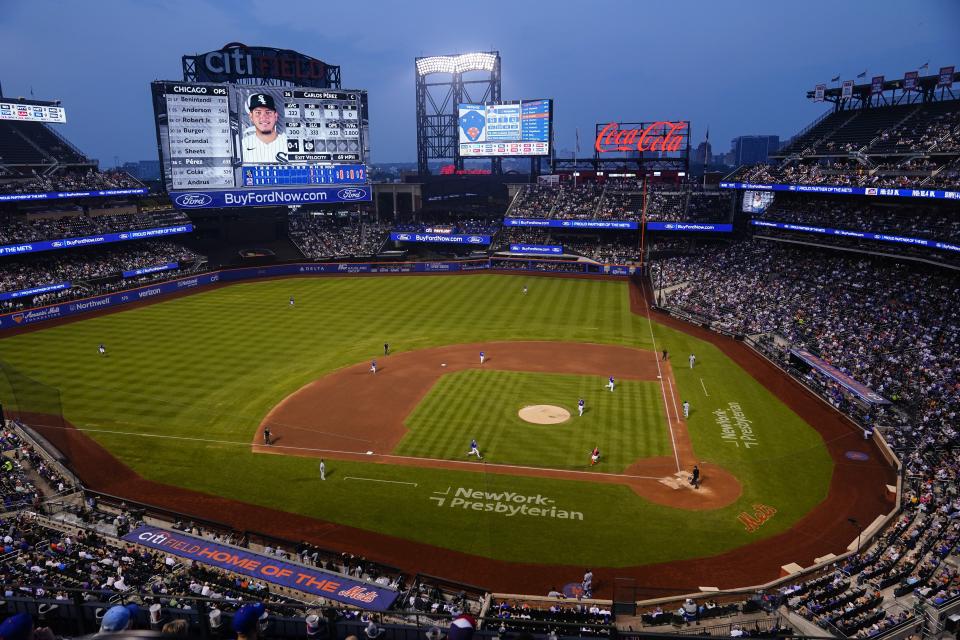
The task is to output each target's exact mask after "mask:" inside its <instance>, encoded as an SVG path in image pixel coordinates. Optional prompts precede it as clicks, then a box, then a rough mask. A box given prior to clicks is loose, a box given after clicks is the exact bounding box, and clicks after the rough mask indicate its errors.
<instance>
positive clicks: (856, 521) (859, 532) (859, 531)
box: [847, 518, 863, 555]
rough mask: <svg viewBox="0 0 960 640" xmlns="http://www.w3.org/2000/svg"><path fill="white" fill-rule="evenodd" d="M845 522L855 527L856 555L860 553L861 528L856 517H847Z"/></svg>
mask: <svg viewBox="0 0 960 640" xmlns="http://www.w3.org/2000/svg"><path fill="white" fill-rule="evenodd" d="M847 522H849V523H850V524H852V525H853V526H854V527H856V528H857V555H860V537H861V536H862V535H863V528H862V527H861V526H860V522H859V521H858V520H857V519H856V518H847Z"/></svg>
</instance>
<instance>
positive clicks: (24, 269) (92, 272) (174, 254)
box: [0, 240, 201, 312]
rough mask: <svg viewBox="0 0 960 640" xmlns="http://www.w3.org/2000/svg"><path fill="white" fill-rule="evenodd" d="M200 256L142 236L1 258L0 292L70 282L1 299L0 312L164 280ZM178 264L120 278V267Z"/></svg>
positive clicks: (121, 273)
mask: <svg viewBox="0 0 960 640" xmlns="http://www.w3.org/2000/svg"><path fill="white" fill-rule="evenodd" d="M200 258H201V256H199V255H197V254H196V253H194V252H193V251H191V250H190V249H187V248H186V247H184V246H182V245H178V244H175V243H173V242H166V241H160V240H146V241H142V242H137V243H132V244H124V245H121V246H105V247H99V248H88V249H81V250H77V251H72V252H70V253H65V254H64V253H60V252H56V251H53V252H43V253H38V254H34V255H24V256H18V257H15V258H8V259H5V260H4V261H3V262H2V263H0V264H2V269H0V293H12V292H17V291H23V290H26V289H32V288H36V287H41V286H44V285H49V284H57V283H62V282H69V283H70V284H71V285H72V286H71V288H69V289H61V290H59V291H52V292H48V293H42V294H39V295H34V296H21V297H16V298H12V299H9V300H3V301H0V311H3V312H7V311H14V310H17V309H22V308H28V307H33V306H39V305H42V304H51V303H55V302H57V301H64V300H71V299H75V298H79V297H87V296H91V295H96V294H98V293H102V292H107V291H114V290H117V289H120V288H129V287H132V286H134V285H135V284H136V283H139V282H150V281H154V280H156V279H167V278H170V277H172V276H175V275H177V274H179V273H183V272H188V271H189V270H190V269H192V268H193V267H194V265H196V263H197V262H198V261H199V260H200ZM168 263H177V265H178V267H177V268H176V269H166V270H163V271H159V272H156V273H155V274H146V275H143V276H137V279H136V280H134V279H124V278H123V272H124V271H133V270H136V269H141V268H146V267H155V266H159V265H166V264H168Z"/></svg>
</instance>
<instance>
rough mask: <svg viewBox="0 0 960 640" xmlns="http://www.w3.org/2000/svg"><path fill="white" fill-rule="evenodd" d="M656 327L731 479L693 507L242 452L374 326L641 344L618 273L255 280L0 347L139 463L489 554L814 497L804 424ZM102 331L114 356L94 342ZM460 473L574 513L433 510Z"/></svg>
mask: <svg viewBox="0 0 960 640" xmlns="http://www.w3.org/2000/svg"><path fill="white" fill-rule="evenodd" d="M525 284H526V285H528V286H529V293H528V295H526V296H524V295H522V294H521V291H522V289H523V286H524V285H525ZM290 296H294V297H295V299H296V306H295V307H293V308H290V306H289V304H288V299H289V297H290ZM653 330H654V332H656V339H657V346H658V347H664V348H667V349H669V350H670V352H671V353H672V354H674V358H675V361H674V364H675V365H681V364H683V360H682V358H683V356H684V355H685V354H686V353H689V352H690V351H694V352H696V353H697V355H698V365H697V368H696V369H694V370H689V369H686V368H684V367H683V366H677V371H676V376H677V386H678V391H679V392H680V394H681V397H683V398H687V399H690V400H691V403H692V405H693V413H692V415H691V418H690V430H691V436H692V437H693V442H694V446H695V447H696V449H697V454H698V456H700V459H703V460H708V461H714V462H719V463H721V464H724V465H725V466H727V468H729V469H731V470H732V471H734V473H736V474H737V476H738V477H739V478H740V479H741V482H742V483H743V487H744V491H743V495H742V496H741V498H740V499H739V500H738V501H737V502H736V503H735V504H733V505H731V506H729V507H726V508H724V509H718V510H715V511H709V512H700V513H697V514H695V515H693V514H690V513H689V512H686V511H680V510H676V509H671V508H668V507H660V506H658V505H653V504H651V503H649V502H647V501H645V500H642V499H640V498H639V497H637V496H636V494H634V493H633V492H632V491H631V490H629V489H628V488H626V487H621V486H614V485H600V484H596V483H590V482H583V481H567V480H563V481H561V480H556V479H552V478H551V479H546V478H524V477H516V476H497V475H495V474H483V473H472V472H471V473H464V472H455V471H444V470H437V469H423V468H417V467H410V466H392V465H382V464H369V463H365V462H346V461H337V460H329V461H328V480H327V482H320V481H319V478H318V474H317V468H316V461H315V460H313V459H309V458H300V457H287V456H278V455H259V454H255V453H253V452H252V451H251V447H250V443H251V441H252V440H253V436H254V434H255V433H256V429H257V426H258V425H259V423H260V421H261V420H262V419H263V417H264V416H265V415H266V414H267V413H268V412H269V411H270V409H271V408H272V407H273V406H274V405H275V404H276V403H277V402H279V401H280V400H282V399H283V398H285V397H286V396H288V395H289V394H290V393H292V392H294V391H296V390H297V389H299V388H300V387H302V386H303V385H305V384H307V383H309V382H310V381H312V380H314V379H316V378H318V377H320V376H323V375H325V374H327V373H329V372H331V371H334V370H336V369H338V368H340V367H344V366H347V365H351V364H355V363H358V362H368V361H369V360H370V359H371V358H373V357H380V355H381V354H382V352H383V343H384V342H389V343H390V344H391V349H392V350H394V351H395V352H399V351H410V350H415V349H422V348H426V347H432V346H440V345H447V344H458V343H466V342H484V341H501V340H557V341H573V342H598V343H611V344H621V345H625V346H629V347H636V348H645V349H649V348H651V345H652V344H653V343H652V336H651V330H650V325H649V324H648V321H647V319H646V318H644V317H641V316H637V315H634V314H632V313H631V312H630V306H629V293H628V288H627V285H626V284H625V283H623V282H609V281H593V280H582V279H570V278H542V277H537V278H529V277H525V276H522V275H493V274H473V275H462V276H415V277H382V278H349V277H344V278H339V277H305V278H288V279H282V280H270V281H263V282H249V283H244V284H236V285H231V286H228V287H223V288H220V289H214V290H209V291H204V292H201V293H197V294H194V295H189V296H185V297H182V298H178V299H175V300H167V301H163V302H159V303H157V304H153V305H149V306H145V307H140V308H135V309H128V310H124V311H122V312H119V313H114V314H110V315H105V316H98V317H91V318H87V319H84V320H80V321H77V322H72V323H70V324H65V325H61V326H57V327H50V328H46V329H44V330H42V331H35V332H31V333H25V334H21V335H17V336H11V337H7V338H3V339H0V360H4V361H5V362H8V363H9V364H11V365H12V366H14V367H16V368H17V369H18V370H19V371H22V372H24V373H26V374H28V375H30V376H31V377H33V378H35V379H37V380H39V381H41V382H44V383H46V384H49V385H52V386H54V387H57V388H58V389H59V390H60V392H61V398H62V403H63V409H64V412H65V414H66V416H67V418H68V419H69V420H70V421H71V422H73V424H75V425H77V426H78V427H80V428H82V429H84V430H85V431H86V432H87V433H88V434H89V435H90V436H91V437H93V438H95V439H96V440H97V441H99V442H100V443H101V444H103V445H104V446H105V447H107V448H108V449H109V450H110V451H111V452H112V453H114V455H116V456H117V457H118V458H120V459H121V460H123V461H124V462H125V463H126V464H128V465H130V466H131V467H132V468H133V469H134V470H135V471H137V472H138V473H140V474H141V475H143V476H144V477H146V478H148V479H151V480H155V481H157V482H163V483H169V484H172V485H176V486H180V487H186V488H190V489H195V490H198V491H203V492H209V493H212V494H216V495H222V496H226V497H228V498H232V499H236V500H239V501H242V502H247V503H252V504H257V505H261V506H266V507H270V508H275V509H282V510H286V511H291V512H294V513H300V514H303V515H306V516H309V517H316V518H321V519H324V520H328V521H331V522H335V523H341V524H345V525H349V526H353V527H360V528H364V529H369V530H372V531H379V532H383V533H385V534H388V535H393V536H398V537H401V538H408V539H414V540H418V541H422V542H425V543H428V544H433V545H437V546H441V547H444V548H449V549H454V550H458V551H464V552H467V553H472V554H479V555H484V556H488V557H492V558H500V559H505V560H514V561H526V562H535V563H536V562H542V563H556V562H558V561H562V562H569V563H574V564H578V565H582V566H595V567H596V566H630V565H637V564H644V563H648V562H663V561H667V560H672V559H680V558H691V557H699V556H702V555H710V554H716V553H721V552H723V551H725V550H728V549H730V548H733V547H736V546H740V545H743V544H747V543H749V542H751V541H753V540H756V539H757V538H760V537H765V536H768V535H772V534H774V533H777V532H779V531H783V530H784V529H785V528H787V527H789V526H790V525H791V524H792V523H795V522H796V521H797V520H798V519H799V518H801V517H802V516H803V515H804V514H805V513H806V512H807V511H809V509H810V508H811V507H812V506H813V505H815V504H817V502H819V501H820V500H822V499H823V498H824V497H825V496H826V492H827V488H828V484H829V480H830V472H831V469H832V465H831V462H830V459H829V456H828V455H827V452H826V449H825V447H824V446H823V443H822V441H821V440H820V438H819V436H818V435H817V434H816V433H815V432H814V431H813V430H812V429H810V428H809V427H808V426H807V425H805V424H804V423H803V422H802V421H801V420H800V419H799V418H798V417H797V416H796V415H795V414H793V413H792V412H790V411H789V410H788V409H786V407H784V406H783V405H782V403H780V402H778V401H777V400H776V399H775V398H773V397H772V396H771V395H770V394H769V393H768V392H766V390H765V389H763V388H762V386H761V385H760V384H759V383H757V382H756V381H754V380H753V379H751V378H750V377H749V376H748V375H747V374H746V373H744V372H743V371H742V370H741V369H739V368H738V367H736V366H735V365H733V364H732V363H731V362H730V361H729V360H728V359H726V358H725V357H724V356H723V355H722V354H721V353H719V351H717V350H716V349H714V348H713V347H711V346H710V345H706V344H705V343H702V342H700V341H698V340H695V339H693V338H690V337H689V336H687V335H685V334H682V333H679V332H676V331H672V330H670V329H667V328H665V327H658V326H657V325H655V324H654V326H653ZM101 342H102V343H104V344H105V345H106V347H107V352H108V354H109V355H108V357H103V358H102V357H100V356H99V355H98V354H97V344H99V343H101ZM651 357H653V356H652V355H651ZM677 360H680V362H677ZM701 377H703V378H704V380H705V384H706V386H707V388H708V389H709V391H710V395H709V397H707V396H706V395H705V394H704V393H703V392H702V390H701V381H700V378H701ZM602 382H603V381H602V380H601V381H600V383H601V385H602ZM621 388H622V387H621ZM619 391H620V390H618V391H617V392H615V394H614V396H616V393H619ZM5 393H7V394H8V393H9V391H8V390H5V389H4V387H3V385H0V394H5ZM607 393H609V392H607ZM0 401H2V402H3V403H4V404H5V405H8V404H10V403H11V402H12V399H11V398H9V397H0ZM574 401H575V397H571V396H569V395H568V392H567V391H566V390H564V391H562V392H560V393H559V394H558V396H557V404H563V405H565V406H568V405H570V404H571V403H573V402H574ZM587 401H588V403H590V404H588V406H589V407H590V408H591V409H592V408H593V403H594V401H593V400H591V398H590V397H587ZM731 401H737V402H739V403H740V404H741V405H742V408H743V411H744V412H745V413H746V415H748V416H750V418H751V419H752V420H754V421H755V422H754V424H753V429H754V432H755V434H756V437H757V439H758V440H759V442H760V443H761V444H760V446H758V447H754V448H750V449H744V448H743V447H740V448H735V447H734V446H732V445H730V444H728V443H726V442H723V441H722V440H721V439H720V438H719V428H718V426H717V425H716V423H715V421H714V419H713V417H712V414H711V412H712V411H713V410H715V409H718V408H725V407H727V403H729V402H731ZM653 405H656V406H658V407H659V404H658V403H651V406H653ZM321 410H322V408H318V411H321ZM658 410H659V409H658ZM597 415H598V416H599V415H600V414H599V413H598V414H597ZM661 424H662V423H661ZM527 428H532V425H530V426H528V427H527ZM661 428H662V427H661ZM275 431H276V430H275ZM454 440H455V441H456V442H455V443H454V444H453V445H451V446H452V447H454V448H453V449H451V452H452V456H458V455H459V454H461V453H465V452H466V449H465V448H464V447H465V445H466V444H467V442H463V441H462V440H461V439H460V437H459V436H457V437H455V438H454ZM480 444H481V446H487V445H488V444H489V443H486V444H485V443H484V442H481V443H480ZM549 445H550V442H549V440H547V439H544V443H543V448H544V449H549ZM577 446H578V447H580V448H582V447H583V445H582V444H577ZM589 446H592V445H588V447H589ZM497 449H498V455H499V450H500V444H499V443H497ZM638 449H639V447H638ZM539 450H540V448H539V446H538V449H537V450H536V451H539ZM798 451H799V452H802V455H799V456H798V455H796V452H798ZM584 452H586V449H584ZM607 453H610V451H609V450H608V451H607ZM577 455H579V451H578V452H575V453H574V454H573V458H574V459H573V460H572V462H571V464H574V465H575V464H577V463H578V461H577V460H576V456H577ZM532 457H536V456H532ZM347 476H361V477H367V478H380V479H384V480H390V481H391V483H377V482H348V481H346V480H345V477H347ZM801 477H802V478H803V481H802V482H798V481H797V479H798V478H801ZM397 482H407V483H410V484H406V485H404V484H396V483H397ZM414 485H416V486H415V487H414ZM456 486H474V487H477V486H482V487H485V488H491V489H492V488H502V489H504V490H506V489H508V490H511V491H518V492H526V493H530V494H533V493H537V492H544V493H549V494H550V496H551V497H553V498H556V500H557V504H558V505H562V507H563V508H564V509H571V510H577V511H581V512H583V513H584V520H583V521H556V522H552V523H550V528H549V532H550V535H547V536H545V535H544V531H545V530H546V529H544V523H543V522H542V521H540V520H533V519H519V518H504V517H502V516H499V515H496V514H487V513H477V512H468V511H462V510H457V511H454V510H449V509H448V510H444V509H439V508H437V507H436V506H435V505H434V504H433V503H432V502H431V501H430V500H429V497H430V495H431V492H434V491H439V492H444V491H447V490H448V489H450V487H456ZM756 503H763V504H768V505H772V506H774V507H776V508H777V515H776V517H775V518H773V519H772V520H770V521H769V522H768V523H766V524H765V525H764V527H763V528H762V529H761V530H760V531H758V532H754V533H746V532H745V531H744V529H743V526H742V525H741V524H740V523H739V522H738V520H737V515H738V513H739V512H741V511H744V510H750V509H751V508H752V505H753V504H756ZM398 514H402V517H399V516H398ZM691 518H695V520H696V523H697V526H695V527H694V526H690V524H691ZM291 537H296V536H295V535H294V534H291ZM637 540H642V541H643V544H637V542H636V541H637ZM571 541H576V543H575V544H572V543H571Z"/></svg>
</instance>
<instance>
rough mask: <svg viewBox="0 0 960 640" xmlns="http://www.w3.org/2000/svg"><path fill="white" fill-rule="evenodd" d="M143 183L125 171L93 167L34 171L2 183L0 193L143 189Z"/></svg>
mask: <svg viewBox="0 0 960 640" xmlns="http://www.w3.org/2000/svg"><path fill="white" fill-rule="evenodd" d="M142 188H144V187H143V183H142V182H140V181H139V180H137V179H136V178H134V177H133V176H131V175H130V174H128V173H126V172H123V171H99V170H97V169H94V168H92V167H87V168H84V169H81V170H73V169H72V170H65V171H62V172H58V173H53V174H43V173H37V172H36V171H33V173H32V176H31V177H30V178H29V179H17V180H11V181H9V182H6V183H3V184H0V193H46V192H72V191H102V190H108V189H142Z"/></svg>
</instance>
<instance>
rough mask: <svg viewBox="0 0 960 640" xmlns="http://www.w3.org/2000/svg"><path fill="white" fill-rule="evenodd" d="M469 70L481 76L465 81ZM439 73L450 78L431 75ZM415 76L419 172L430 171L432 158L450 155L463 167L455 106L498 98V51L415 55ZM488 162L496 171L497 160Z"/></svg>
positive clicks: (498, 162) (498, 167)
mask: <svg viewBox="0 0 960 640" xmlns="http://www.w3.org/2000/svg"><path fill="white" fill-rule="evenodd" d="M468 73H470V74H483V75H482V76H480V77H478V78H476V79H469V80H465V79H464V77H463V76H464V74H468ZM438 74H440V75H443V76H449V79H447V78H443V79H442V80H438V79H436V78H434V77H433V76H436V75H438ZM416 77H417V171H418V173H419V174H420V175H427V174H429V173H430V168H429V161H430V160H431V159H435V158H451V159H452V160H453V164H454V166H455V167H456V168H457V169H462V168H463V159H462V158H461V157H460V154H459V153H458V149H459V146H458V144H457V142H458V137H457V105H458V104H460V103H461V102H475V103H480V102H498V101H500V99H501V98H500V52H498V51H490V52H484V53H464V54H460V55H452V56H427V57H421V58H417V59H416ZM428 80H429V81H428ZM471 88H473V92H474V94H475V95H476V94H478V95H477V97H476V98H475V97H473V96H472V95H471V93H470V90H471ZM480 92H482V93H480ZM491 163H492V166H491V170H492V172H493V173H495V174H499V173H500V159H499V158H493V159H492V160H491Z"/></svg>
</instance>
